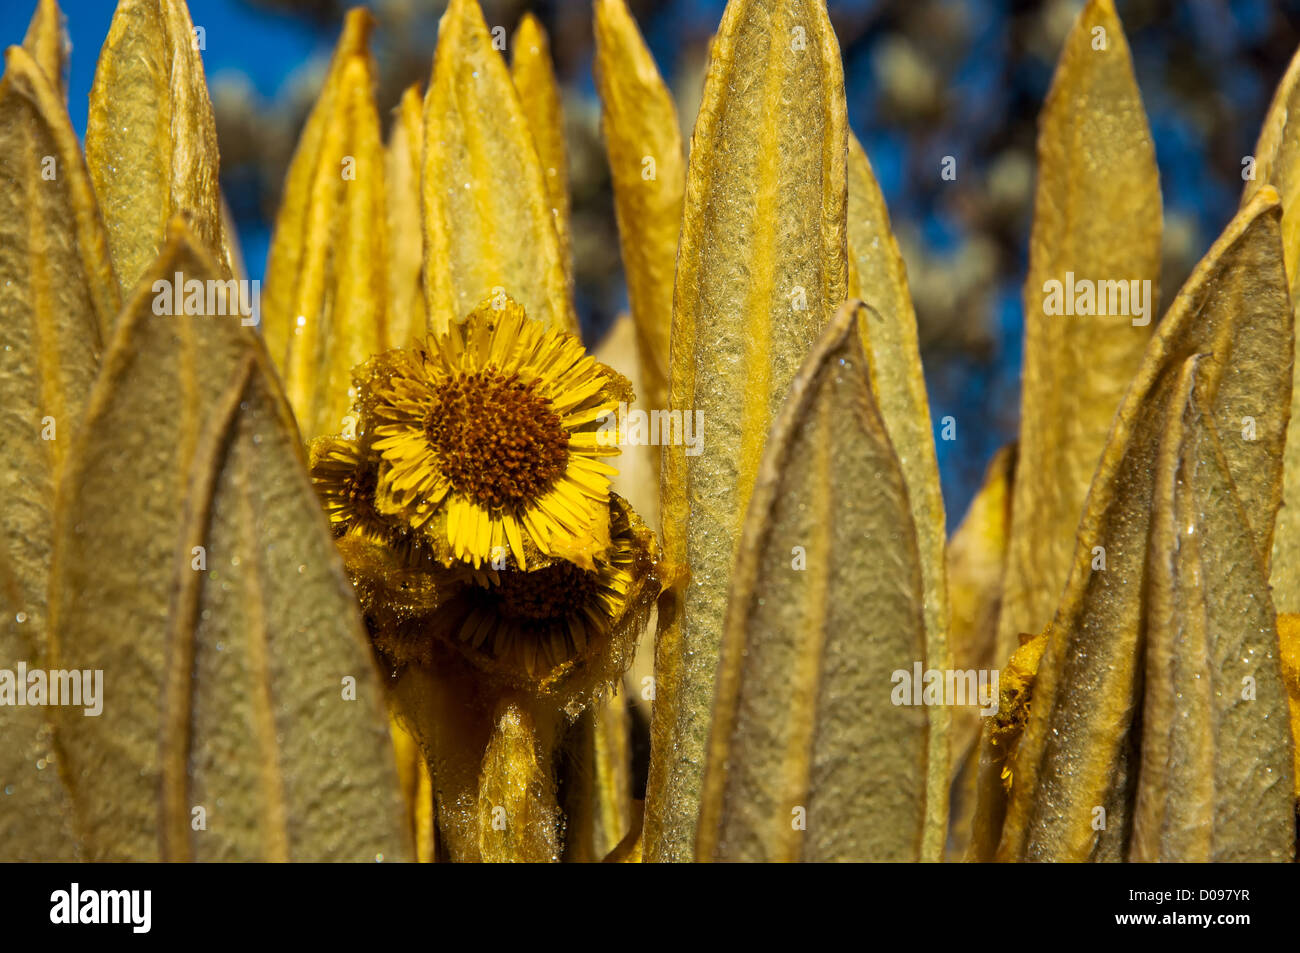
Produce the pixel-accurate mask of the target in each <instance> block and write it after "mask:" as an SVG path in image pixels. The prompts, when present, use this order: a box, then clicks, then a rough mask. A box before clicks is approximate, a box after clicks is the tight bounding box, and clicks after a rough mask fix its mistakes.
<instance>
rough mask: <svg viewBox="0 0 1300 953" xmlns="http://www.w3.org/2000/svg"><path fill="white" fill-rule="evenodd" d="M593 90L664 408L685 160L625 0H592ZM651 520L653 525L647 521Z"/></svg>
mask: <svg viewBox="0 0 1300 953" xmlns="http://www.w3.org/2000/svg"><path fill="white" fill-rule="evenodd" d="M595 70H596V88H597V90H598V91H599V92H600V103H601V128H602V130H603V132H604V135H605V150H606V153H607V155H608V156H609V168H610V176H611V178H612V180H613V188H614V210H615V212H616V213H617V216H618V232H619V239H620V246H621V248H622V256H623V271H624V274H625V275H626V276H627V294H628V300H629V302H630V304H631V309H632V317H633V319H634V320H635V321H636V328H637V334H638V343H639V346H640V354H641V358H640V360H641V367H642V376H643V378H644V388H643V389H640V390H638V391H637V393H638V394H639V395H640V396H641V401H642V404H643V405H644V406H646V407H649V408H660V409H662V408H664V407H667V406H668V341H669V335H670V334H671V331H672V314H673V272H674V269H675V267H676V265H677V238H678V235H679V233H680V232H681V221H682V195H683V193H684V191H685V188H686V161H685V158H684V155H683V151H682V136H681V131H680V129H679V127H678V122H677V109H676V107H675V106H674V104H673V98H672V94H671V93H670V92H669V91H668V87H667V86H666V85H665V84H664V81H663V79H662V78H661V77H660V76H659V71H658V70H657V69H656V68H655V63H654V59H653V58H652V57H651V56H650V51H649V49H647V48H646V45H645V41H644V40H643V39H642V38H641V33H640V31H638V30H637V26H636V21H634V20H633V19H632V17H631V15H630V14H629V13H628V10H627V5H626V4H625V3H624V0H598V2H597V3H596V61H595ZM651 525H652V526H653V525H655V524H654V523H651Z"/></svg>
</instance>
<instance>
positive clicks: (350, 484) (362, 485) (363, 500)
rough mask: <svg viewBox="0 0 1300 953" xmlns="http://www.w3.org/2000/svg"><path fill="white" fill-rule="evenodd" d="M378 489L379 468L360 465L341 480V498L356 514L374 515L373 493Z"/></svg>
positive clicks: (365, 464) (366, 464) (373, 465)
mask: <svg viewBox="0 0 1300 953" xmlns="http://www.w3.org/2000/svg"><path fill="white" fill-rule="evenodd" d="M378 488H379V467H378V466H377V465H376V464H374V463H370V462H367V463H361V464H358V465H357V466H356V468H355V469H353V471H352V472H351V473H349V474H348V475H347V477H346V478H345V479H344V480H343V497H344V498H345V499H346V500H347V501H348V504H349V505H350V506H351V507H352V508H353V510H354V511H355V512H357V513H363V514H366V515H370V514H373V513H374V507H373V504H374V500H375V491H376V490H377V489H378Z"/></svg>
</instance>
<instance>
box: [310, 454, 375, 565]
mask: <svg viewBox="0 0 1300 953" xmlns="http://www.w3.org/2000/svg"><path fill="white" fill-rule="evenodd" d="M310 463H311V482H312V486H314V487H315V488H316V495H317V496H319V497H320V502H321V508H322V509H324V510H325V515H326V516H328V517H329V521H330V528H331V529H332V530H333V531H334V534H335V535H336V536H345V535H360V536H366V537H369V538H372V539H377V540H385V541H386V540H388V539H389V538H391V536H392V526H391V524H390V523H389V522H388V521H387V520H385V519H384V517H383V516H381V515H380V514H379V513H378V512H377V511H376V510H375V488H376V487H377V486H378V485H379V457H378V456H377V455H376V454H374V453H373V452H367V451H366V449H365V448H364V447H363V446H362V445H361V444H360V443H358V442H356V441H354V440H344V439H342V438H339V437H318V438H317V439H316V440H313V441H312V443H311V454H310Z"/></svg>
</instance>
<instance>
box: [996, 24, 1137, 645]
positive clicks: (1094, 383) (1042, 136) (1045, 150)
mask: <svg viewBox="0 0 1300 953" xmlns="http://www.w3.org/2000/svg"><path fill="white" fill-rule="evenodd" d="M1160 208H1161V207H1160V183H1159V177H1158V173H1157V170H1156V160H1155V148H1154V145H1153V143H1152V140H1151V131H1150V129H1149V128H1148V126H1147V120H1146V113H1145V111H1144V110H1143V108H1142V99H1141V96H1140V94H1139V93H1138V88H1137V83H1136V81H1135V79H1134V77H1133V65H1132V62H1131V60H1130V57H1129V49H1128V44H1127V42H1126V41H1125V38H1124V32H1123V29H1122V28H1121V26H1120V22H1119V19H1118V17H1116V15H1115V8H1114V4H1113V3H1112V2H1111V0H1091V2H1089V3H1088V5H1087V6H1086V7H1084V9H1083V11H1082V12H1081V13H1080V14H1079V17H1078V19H1077V20H1076V21H1075V23H1074V28H1073V29H1072V30H1071V31H1070V35H1069V36H1068V37H1067V39H1066V41H1065V49H1064V50H1063V52H1062V53H1061V60H1060V63H1059V65H1058V66H1057V70H1056V77H1055V79H1054V80H1053V82H1052V89H1051V92H1050V93H1049V94H1048V97H1047V102H1046V103H1045V105H1044V106H1043V112H1042V116H1041V118H1040V120H1039V136H1038V186H1037V192H1036V194H1035V197H1034V227H1033V234H1032V235H1031V237H1030V245H1029V274H1028V277H1027V278H1026V281H1025V295H1024V300H1025V366H1024V376H1023V385H1022V387H1023V389H1022V395H1021V414H1020V421H1021V423H1020V465H1019V467H1018V468H1017V470H1016V483H1015V488H1014V491H1013V500H1014V503H1013V506H1012V517H1011V519H1012V524H1011V541H1010V548H1009V550H1008V553H1007V573H1006V582H1005V592H1004V595H1003V602H1002V611H1001V616H1000V619H999V624H998V655H999V657H1000V658H1006V657H1007V656H1008V655H1009V654H1010V653H1011V651H1012V650H1013V649H1014V648H1015V646H1016V640H1017V637H1018V635H1019V634H1020V633H1021V632H1039V631H1041V630H1042V629H1043V626H1044V625H1046V624H1047V622H1048V621H1049V620H1050V619H1051V616H1052V612H1053V610H1054V609H1055V607H1056V604H1057V601H1058V600H1059V598H1060V596H1061V591H1062V589H1063V587H1064V585H1065V579H1066V576H1067V574H1068V572H1069V568H1070V562H1071V558H1072V554H1073V553H1074V546H1075V529H1076V528H1077V527H1078V522H1079V514H1080V513H1081V512H1082V510H1083V501H1084V497H1085V495H1086V494H1087V491H1088V486H1089V483H1090V481H1091V480H1092V476H1093V472H1094V471H1095V470H1096V468H1097V461H1098V458H1099V457H1100V456H1101V451H1102V447H1103V446H1104V445H1105V442H1106V435H1107V433H1108V432H1109V430H1110V426H1111V421H1112V419H1113V418H1114V415H1115V408H1116V407H1118V406H1119V403H1120V399H1121V398H1122V397H1123V395H1124V392H1125V390H1126V389H1127V387H1128V386H1129V382H1130V381H1131V380H1132V379H1133V376H1134V374H1135V373H1136V372H1137V369H1138V365H1139V363H1140V361H1141V360H1142V352H1143V348H1145V347H1146V344H1147V342H1148V341H1149V340H1150V334H1151V329H1152V327H1153V326H1154V322H1155V308H1156V307H1157V306H1158V304H1159V288H1158V280H1157V279H1158V278H1159V271H1160V231H1161V210H1160ZM1133 281H1137V282H1138V283H1139V284H1138V285H1137V289H1136V290H1137V291H1138V292H1139V293H1141V294H1143V295H1148V296H1147V297H1145V298H1144V300H1145V301H1146V303H1147V311H1146V312H1145V314H1143V315H1138V314H1137V311H1138V309H1137V308H1136V307H1135V299H1134V296H1133V292H1134V288H1133V286H1132V284H1131V283H1132V282H1133ZM1047 282H1059V283H1060V284H1061V290H1060V297H1061V298H1062V299H1063V300H1062V302H1061V309H1060V311H1057V309H1056V308H1055V307H1054V305H1053V301H1052V297H1053V296H1052V294H1051V292H1050V291H1049V290H1048V288H1047V286H1046V285H1047ZM1075 282H1078V284H1077V285H1076V284H1075ZM1082 282H1087V284H1086V285H1085V284H1083V283H1082ZM1142 282H1149V283H1150V284H1149V285H1147V286H1144V285H1143V284H1142ZM1108 283H1113V284H1108ZM1121 283H1122V284H1121ZM1143 287H1146V288H1147V289H1148V291H1146V292H1143V291H1142V288H1143ZM1083 289H1092V290H1093V291H1095V295H1094V297H1095V299H1096V300H1095V301H1094V309H1095V310H1096V311H1098V312H1099V311H1101V310H1103V309H1102V308H1101V307H1100V304H1101V303H1102V302H1103V301H1104V304H1105V311H1107V312H1108V313H1107V314H1092V315H1087V314H1078V313H1076V311H1080V310H1084V309H1083V308H1074V307H1069V308H1067V307H1066V303H1065V300H1064V299H1066V298H1069V299H1071V301H1070V304H1079V303H1080V302H1081V301H1082V302H1083V303H1084V304H1085V305H1086V301H1084V300H1083V299H1082V298H1080V297H1079V296H1080V295H1086V294H1087V293H1088V292H1087V291H1085V290H1083ZM1112 292H1113V298H1114V304H1112ZM1125 298H1127V308H1123V307H1121V305H1122V304H1123V303H1124V300H1125ZM1053 311H1057V313H1050V312H1053ZM1062 311H1063V313H1061V312H1062Z"/></svg>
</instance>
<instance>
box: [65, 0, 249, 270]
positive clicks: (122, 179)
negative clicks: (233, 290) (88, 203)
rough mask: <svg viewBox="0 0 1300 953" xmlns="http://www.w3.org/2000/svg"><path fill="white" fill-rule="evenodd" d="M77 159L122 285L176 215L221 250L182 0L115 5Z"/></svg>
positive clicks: (209, 136)
mask: <svg viewBox="0 0 1300 953" xmlns="http://www.w3.org/2000/svg"><path fill="white" fill-rule="evenodd" d="M86 164H87V165H88V166H89V167H90V177H91V179H92V180H93V181H94V183H95V193H96V194H97V195H98V196H99V204H100V207H101V208H102V209H103V211H104V221H105V222H106V223H107V225H108V240H109V247H110V249H111V250H112V252H113V264H114V266H115V267H116V269H117V276H118V279H119V280H120V281H121V283H122V288H123V289H124V290H126V291H129V290H130V289H131V288H132V287H133V286H134V285H135V283H136V282H137V281H138V280H139V279H140V276H141V275H142V274H144V272H145V270H146V269H147V268H149V266H150V265H151V264H152V263H153V261H154V258H155V257H156V256H157V255H158V253H159V251H160V249H161V248H162V246H163V243H164V241H166V238H167V227H168V223H169V222H170V221H171V220H172V219H173V218H174V217H175V216H177V215H180V214H182V213H184V214H186V215H188V216H190V228H191V230H192V231H193V233H194V236H195V238H196V239H197V240H198V241H200V242H201V243H202V244H203V246H204V247H205V248H206V249H207V250H208V252H209V253H210V254H212V255H214V256H217V255H220V254H221V250H222V249H223V248H224V246H225V240H224V238H223V236H222V230H221V193H220V188H219V186H218V183H217V165H218V157H217V128H216V121H215V119H214V118H213V115H212V101H211V100H210V99H209V97H208V86H207V82H206V80H205V79H204V76H203V60H202V59H201V58H200V56H199V50H198V44H197V43H196V41H195V36H194V24H193V23H192V22H191V20H190V13H189V9H188V8H187V7H186V6H185V3H184V0H121V2H119V3H118V5H117V10H116V12H115V13H114V14H113V21H112V23H111V25H110V26H109V30H108V39H106V40H105V41H104V48H103V49H102V50H101V51H100V54H99V64H98V66H97V67H96V69H95V81H94V85H93V86H92V87H91V90H90V112H89V114H88V116H87V118H86ZM219 277H225V275H224V274H223V275H220V276H219Z"/></svg>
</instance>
